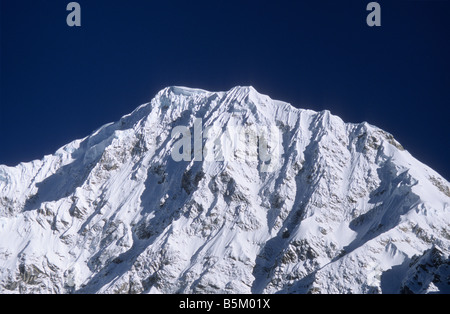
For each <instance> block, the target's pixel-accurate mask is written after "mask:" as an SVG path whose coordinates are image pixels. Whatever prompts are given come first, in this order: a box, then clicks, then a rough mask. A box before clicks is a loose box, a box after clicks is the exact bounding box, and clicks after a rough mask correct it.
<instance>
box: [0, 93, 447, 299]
mask: <svg viewBox="0 0 450 314" xmlns="http://www.w3.org/2000/svg"><path fill="white" fill-rule="evenodd" d="M196 119H201V123H202V130H203V131H204V132H206V131H205V130H207V129H209V130H213V132H211V133H210V132H208V133H209V136H208V138H206V137H202V138H201V144H202V145H201V147H200V148H199V146H198V145H194V146H193V150H192V153H193V155H195V150H198V149H204V153H205V158H202V159H201V160H199V159H198V158H197V159H196V158H193V159H192V160H181V161H175V160H174V159H173V158H172V153H173V149H174V147H176V141H177V140H178V138H174V137H173V136H172V131H173V129H174V128H175V127H177V126H186V128H187V129H194V124H195V121H196ZM197 121H198V120H197ZM268 128H271V129H274V128H275V129H276V130H277V131H278V134H280V138H279V141H276V143H275V144H273V143H272V142H270V141H269V140H267V139H266V140H264V143H265V144H266V146H267V149H268V151H269V154H268V155H267V154H266V155H267V156H265V157H266V159H264V158H261V155H262V151H261V145H256V144H255V143H253V144H251V142H245V141H244V144H243V145H233V143H234V142H233V139H236V138H242V135H243V134H244V137H245V136H248V135H249V133H251V132H246V131H243V130H262V129H268ZM245 134H246V135H245ZM255 136H256V137H257V136H258V134H256V135H255ZM262 141H263V139H262V138H261V137H260V138H259V143H260V144H261V142H262ZM246 143H247V144H246ZM249 143H250V144H249ZM217 145H219V146H220V147H222V148H223V149H228V151H227V153H223V154H220V155H221V156H220V157H221V158H214V157H215V156H216V155H215V152H216V150H215V146H217ZM275 146H277V147H275ZM275 148H276V149H278V153H275ZM208 154H209V155H208ZM211 154H212V155H211ZM197 156H198V155H197ZM207 156H210V157H212V158H207ZM267 157H268V158H267ZM268 164H270V165H273V167H269V171H264V167H267V165H268ZM449 204H450V185H449V182H448V181H447V180H446V179H445V178H443V177H442V176H441V175H439V174H438V173H437V172H436V171H434V170H433V169H431V168H430V167H428V166H426V165H424V164H423V163H421V162H420V161H418V160H417V159H415V158H414V157H413V156H411V154H410V153H409V152H408V151H406V150H405V149H404V148H403V147H402V145H401V144H400V143H398V142H397V141H396V140H395V138H394V137H393V136H392V135H391V134H389V133H388V132H385V131H383V130H381V129H379V128H377V127H375V126H373V125H370V124H368V123H366V122H364V123H345V122H344V121H342V119H340V118H339V117H337V116H335V115H332V114H331V113H330V112H329V111H322V112H315V111H312V110H305V109H298V108H295V107H294V106H292V105H290V104H288V103H286V102H283V101H278V100H273V99H271V98H270V97H269V96H266V95H262V94H260V93H258V92H257V91H256V90H255V89H254V88H253V87H247V86H244V87H240V86H238V87H235V88H233V89H231V90H230V91H227V92H209V91H205V90H201V89H193V88H187V87H175V86H173V87H168V88H165V89H163V90H162V91H160V92H159V93H158V94H157V95H156V96H155V97H154V98H153V99H152V101H151V102H150V103H147V104H144V105H142V106H140V107H138V108H137V109H136V110H135V111H133V112H132V113H131V114H128V115H125V116H123V117H122V118H121V119H120V120H119V121H117V122H115V123H110V124H107V125H104V126H103V127H101V128H99V129H98V130H96V131H95V132H93V133H92V134H91V135H90V136H88V137H86V138H84V139H79V140H75V141H73V142H71V143H69V144H67V145H65V146H64V147H62V148H60V149H59V150H57V151H56V152H55V153H54V154H53V155H48V156H45V157H43V158H42V159H41V160H35V161H32V162H27V163H21V164H19V165H17V166H16V167H7V166H4V165H0V293H45V294H47V293H54V294H62V293H154V294H157V293H167V294H171V293H186V294H191V293H243V294H252V293H253V294H263V293H264V294H266V293H268V294H273V293H364V294H366V293H450V260H449V253H450V206H449Z"/></svg>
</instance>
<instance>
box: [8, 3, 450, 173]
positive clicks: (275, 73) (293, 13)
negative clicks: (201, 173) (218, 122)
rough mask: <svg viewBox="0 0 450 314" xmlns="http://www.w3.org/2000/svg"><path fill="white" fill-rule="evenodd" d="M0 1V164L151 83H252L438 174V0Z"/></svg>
mask: <svg viewBox="0 0 450 314" xmlns="http://www.w3.org/2000/svg"><path fill="white" fill-rule="evenodd" d="M69 2H70V1H69V0H66V1H63V0H57V1H55V0H53V1H50V0H33V1H22V0H0V3H1V9H0V19H1V20H0V23H1V24H0V25H1V46H0V48H1V54H0V59H1V71H0V74H1V75H0V80H1V81H0V164H7V165H15V164H17V163H19V162H20V161H30V160H32V159H40V158H42V156H43V155H45V154H51V153H53V152H54V151H56V149H58V148H59V147H60V146H62V145H64V144H66V143H68V142H70V141H72V140H74V139H76V138H82V137H85V136H87V135H89V134H90V133H91V132H92V131H93V130H94V129H96V128H98V127H100V126H101V125H103V124H105V123H108V122H111V121H116V120H118V119H119V118H120V117H121V116H122V115H124V114H127V113H129V112H131V111H132V110H133V109H134V108H136V107H137V106H138V105H140V104H142V103H145V102H148V101H150V99H151V98H152V97H153V96H154V95H155V94H156V93H157V92H158V91H159V90H160V89H162V88H163V87H165V86H169V85H183V86H189V87H199V88H203V89H208V90H228V89H230V88H231V87H233V86H236V85H253V86H254V87H255V88H256V89H257V90H258V91H259V92H262V93H265V94H268V95H270V96H271V97H272V98H275V99H281V100H285V101H288V102H290V103H292V104H293V105H296V106H297V107H302V108H310V109H313V110H322V109H329V110H330V111H331V112H332V113H333V114H336V115H339V116H341V117H342V118H343V119H344V120H345V121H347V122H362V121H368V122H369V123H371V124H374V125H376V126H379V127H381V128H383V129H385V130H386V131H388V132H390V133H392V134H393V135H394V136H395V137H396V138H397V140H399V141H400V142H401V143H402V144H403V146H405V148H406V149H407V150H408V151H410V152H411V153H412V154H413V155H414V156H416V157H417V158H418V159H419V160H421V161H423V162H424V163H426V164H428V165H429V166H431V167H432V168H434V169H435V170H437V171H438V172H440V173H441V174H442V175H444V177H446V178H447V179H448V178H450V175H449V174H450V167H449V164H448V161H449V157H450V149H449V147H448V143H449V142H450V141H449V123H448V122H449V113H450V110H449V96H450V95H449V93H450V40H449V34H450V1H405V0H404V1H401V0H397V1H395V0H390V1H378V2H379V3H380V4H381V8H382V27H380V28H370V27H368V26H367V25H366V22H365V21H366V16H367V14H368V12H366V5H367V4H368V3H369V2H370V1H368V0H367V1H365V0H353V1H350V0H347V1H345V0H339V1H336V0H331V1H323V0H322V1H321V0H314V1H313V0H311V1H245V0H241V1H231V0H227V1H218V0H209V1H149V0H146V1H144V0H142V1H139V0H127V1H125V0H123V1H114V0H110V1H104V0H89V1H88V0H84V1H81V0H80V1H78V2H79V3H80V5H81V9H82V11H81V13H82V26H81V28H70V27H68V26H67V25H66V16H67V14H68V12H66V5H67V4H68V3H69Z"/></svg>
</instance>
